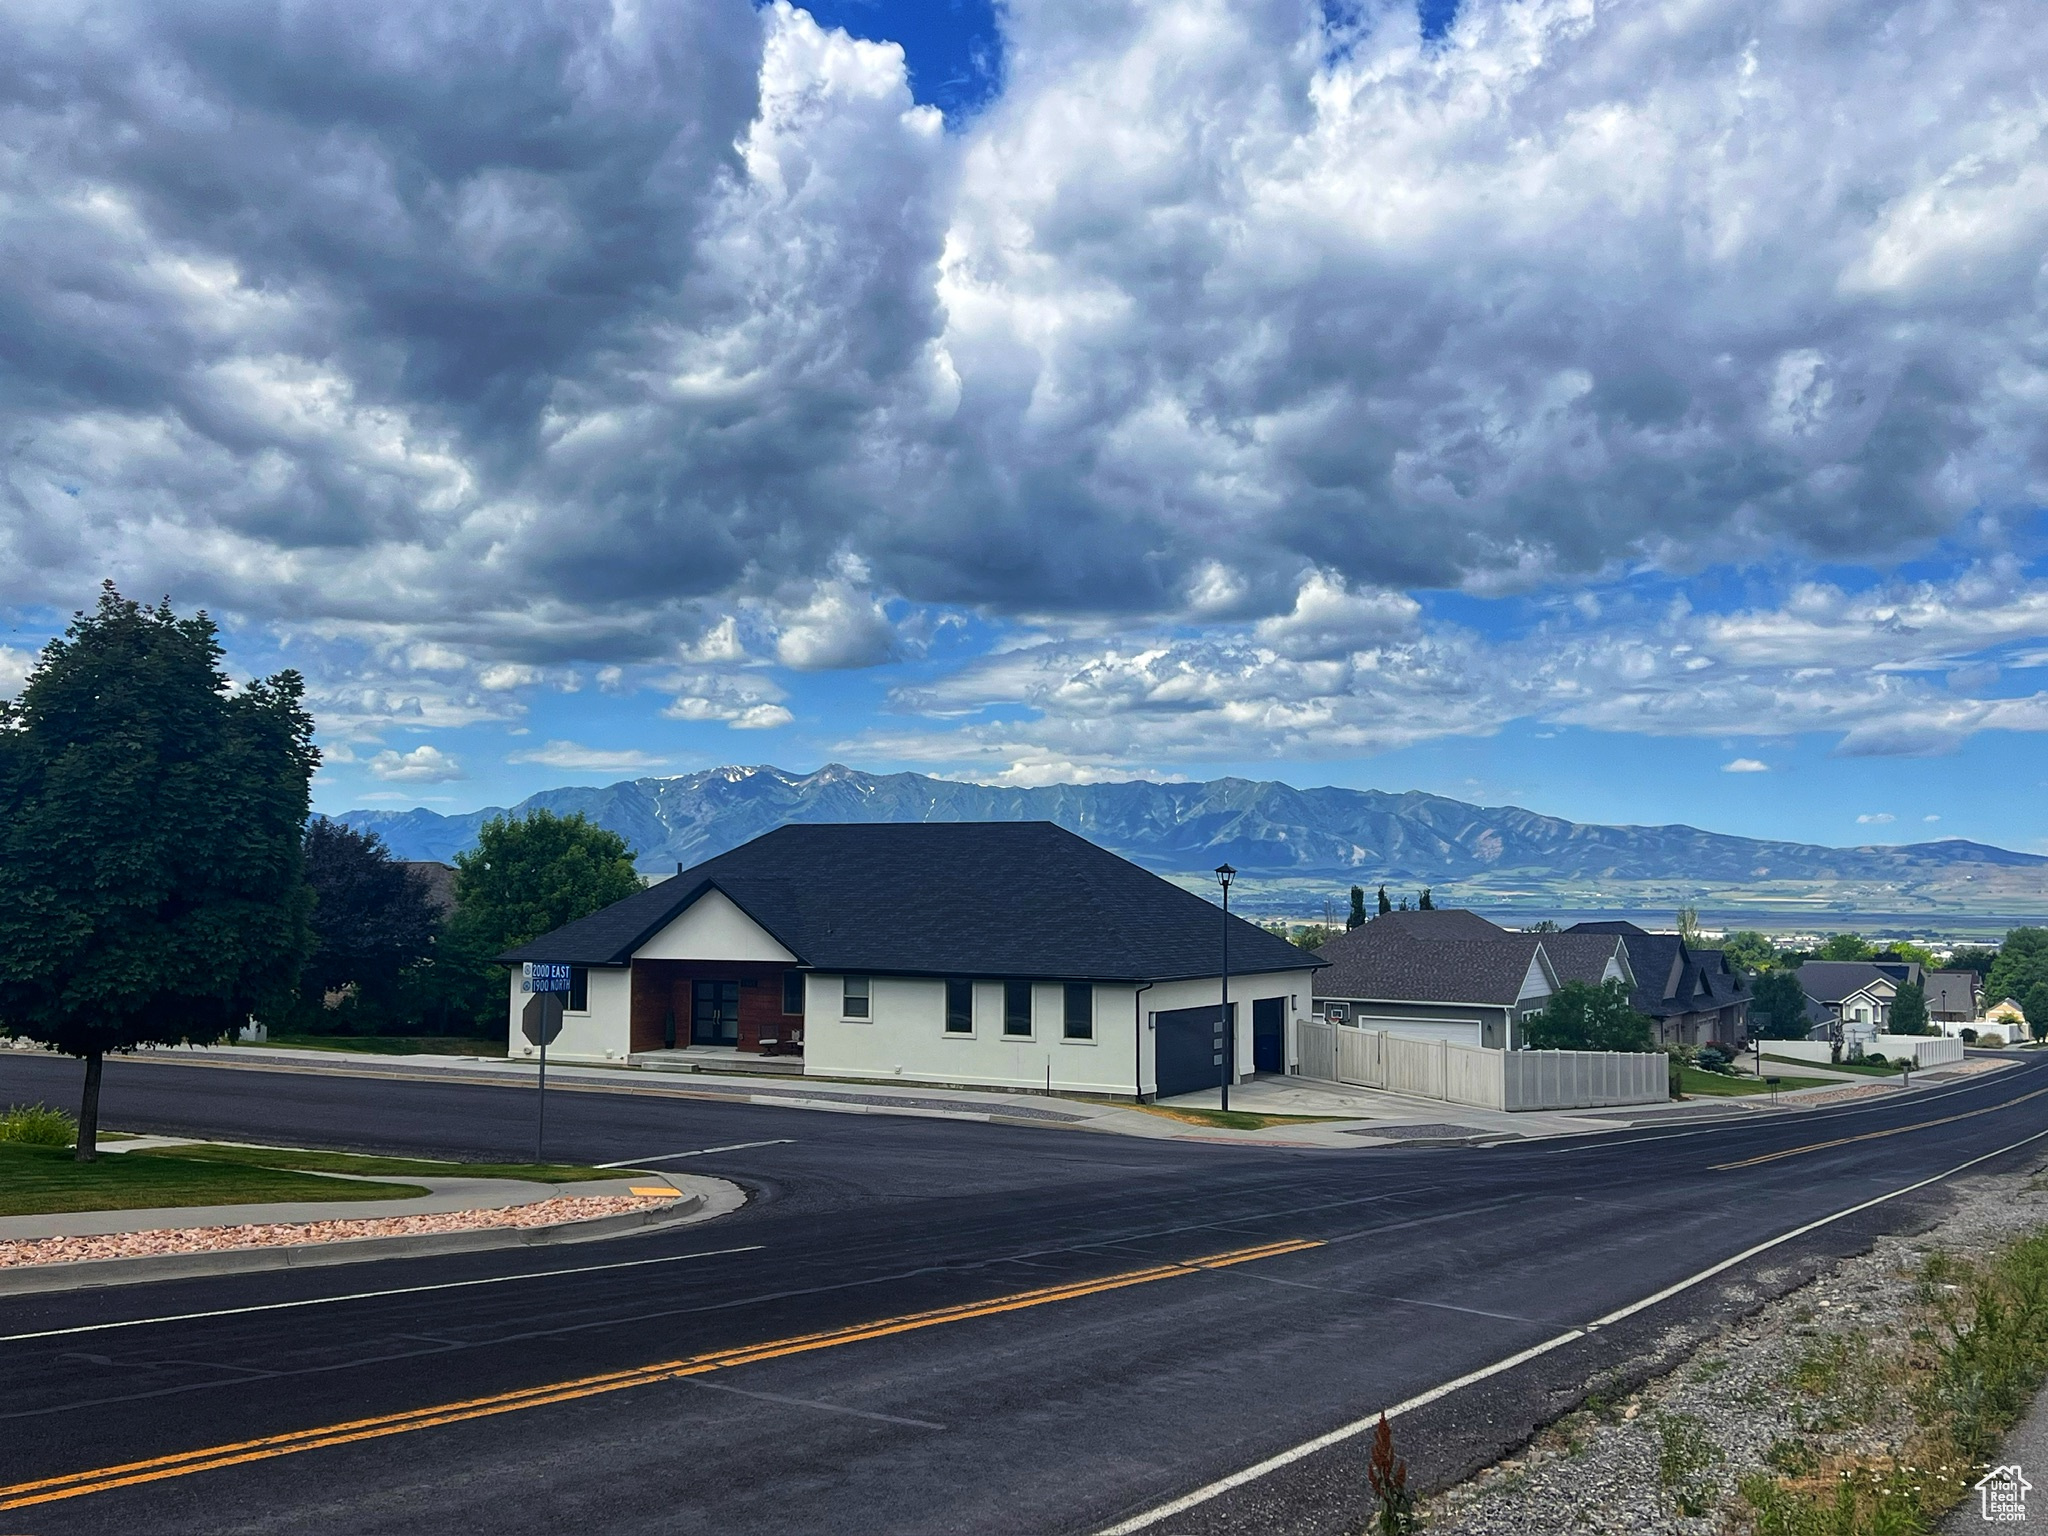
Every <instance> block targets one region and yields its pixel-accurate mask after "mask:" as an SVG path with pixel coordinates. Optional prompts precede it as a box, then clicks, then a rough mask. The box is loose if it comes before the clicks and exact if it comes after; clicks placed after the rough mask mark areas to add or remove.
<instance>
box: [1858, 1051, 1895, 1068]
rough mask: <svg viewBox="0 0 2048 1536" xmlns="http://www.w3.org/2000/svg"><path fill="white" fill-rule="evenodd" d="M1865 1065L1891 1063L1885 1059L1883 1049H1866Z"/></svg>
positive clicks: (1876, 1065)
mask: <svg viewBox="0 0 2048 1536" xmlns="http://www.w3.org/2000/svg"><path fill="white" fill-rule="evenodd" d="M1863 1065H1865V1066H1866V1067H1888V1066H1890V1065H1891V1063H1890V1062H1888V1061H1886V1060H1885V1059H1884V1052H1883V1051H1866V1052H1865V1053H1864V1056H1863Z"/></svg>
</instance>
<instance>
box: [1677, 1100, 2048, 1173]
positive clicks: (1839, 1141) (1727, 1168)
mask: <svg viewBox="0 0 2048 1536" xmlns="http://www.w3.org/2000/svg"><path fill="white" fill-rule="evenodd" d="M2044 1093H2048V1088H2036V1089H2035V1090H2034V1091H2033V1092H2032V1093H2023V1094H2021V1095H2020V1096H2019V1097H2018V1098H2016V1099H2006V1100H2004V1101H2003V1102H2001V1103H1997V1104H1987V1105H1985V1106H1984V1108H1982V1109H1966V1110H1964V1111H1963V1112H1962V1113H1961V1114H1958V1115H1943V1116H1942V1117H1941V1118H1940V1119H1939V1120H1915V1121H1914V1122H1913V1123H1912V1124H1911V1125H1895V1126H1892V1127H1891V1128H1890V1129H1888V1130H1882V1131H1865V1132H1863V1134H1862V1135H1860V1136H1837V1137H1836V1138H1835V1139H1834V1140H1833V1141H1810V1142H1808V1143H1807V1144H1806V1145H1805V1146H1803V1147H1787V1148H1785V1150H1784V1151H1782V1152H1766V1153H1764V1154H1763V1155H1762V1156H1760V1157H1745V1158H1744V1159H1743V1160H1742V1161H1741V1162H1739V1163H1715V1164H1714V1165H1713V1166H1712V1167H1711V1168H1709V1169H1708V1170H1707V1172H1709V1173H1729V1172H1732V1171H1733V1170H1735V1169H1737V1168H1754V1167H1756V1165H1757V1164H1758V1163H1775V1162H1776V1161H1777V1160H1778V1159H1779V1158H1781V1157H1799V1156H1802V1155H1803V1154H1805V1153H1808V1152H1825V1151H1827V1150H1828V1149H1829V1148H1830V1147H1846V1146H1849V1145H1851V1144H1852V1143H1854V1142H1859V1141H1881V1140H1883V1139H1884V1138H1885V1137H1887V1136H1903V1135H1905V1133H1906V1132H1908V1131H1924V1130H1926V1129H1927V1128H1928V1127H1929V1126H1935V1125H1953V1124H1955V1123H1956V1121H1958V1120H1974V1119H1976V1118H1977V1117H1978V1116H1979V1115H1990V1114H1996V1113H1997V1112H1998V1111H1999V1110H2001V1109H2011V1108H2012V1107H2013V1106H2014V1105H2016V1104H2024V1103H2026V1102H2027V1100H2029V1099H2038V1098H2040V1097H2041V1095H2042V1094H2044Z"/></svg>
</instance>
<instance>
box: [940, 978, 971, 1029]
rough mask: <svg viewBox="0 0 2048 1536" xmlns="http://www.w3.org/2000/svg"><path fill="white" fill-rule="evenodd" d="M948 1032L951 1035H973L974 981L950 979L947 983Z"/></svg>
mask: <svg viewBox="0 0 2048 1536" xmlns="http://www.w3.org/2000/svg"><path fill="white" fill-rule="evenodd" d="M946 1033H947V1034H949V1035H971V1034H973V1033H974V983H973V982H971V981H949V982H947V983H946Z"/></svg>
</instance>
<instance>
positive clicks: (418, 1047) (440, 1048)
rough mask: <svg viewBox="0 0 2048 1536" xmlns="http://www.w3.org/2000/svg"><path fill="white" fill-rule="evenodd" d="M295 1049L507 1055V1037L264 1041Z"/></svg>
mask: <svg viewBox="0 0 2048 1536" xmlns="http://www.w3.org/2000/svg"><path fill="white" fill-rule="evenodd" d="M260 1043H261V1044H264V1045H276V1046H284V1047H288V1048H290V1049H291V1050H294V1051H356V1052H360V1053H362V1054H364V1055H369V1056H503V1055H504V1054H505V1037H504V1036H503V1035H499V1036H498V1037H496V1038H495V1039H488V1040H485V1039H474V1038H471V1037H469V1036H466V1035H272V1036H271V1037H270V1038H269V1039H268V1040H265V1041H262V1042H260Z"/></svg>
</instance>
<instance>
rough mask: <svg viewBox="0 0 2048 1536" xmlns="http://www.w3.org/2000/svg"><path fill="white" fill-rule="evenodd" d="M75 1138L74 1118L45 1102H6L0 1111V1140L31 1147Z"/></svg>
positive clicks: (66, 1143) (65, 1143)
mask: <svg viewBox="0 0 2048 1536" xmlns="http://www.w3.org/2000/svg"><path fill="white" fill-rule="evenodd" d="M77 1139H78V1122H77V1121H76V1120H74V1119H72V1118H71V1117H70V1116H69V1115H67V1114H65V1113H64V1111H63V1110H61V1109H52V1108H50V1107H49V1105H47V1104H10V1105H9V1106H8V1108H7V1113H6V1114H4V1115H0V1141H13V1142H20V1143H22V1144H23V1145H26V1146H31V1147H68V1146H70V1145H71V1144H72V1142H74V1141H76V1140H77Z"/></svg>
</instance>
